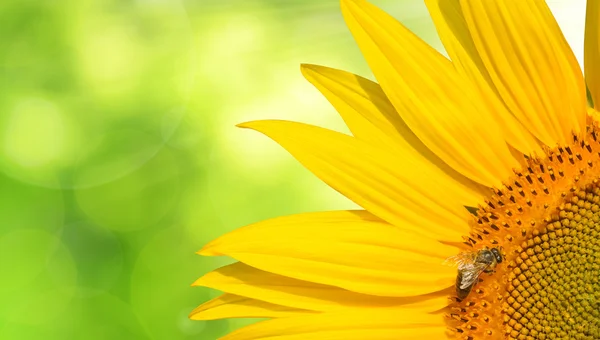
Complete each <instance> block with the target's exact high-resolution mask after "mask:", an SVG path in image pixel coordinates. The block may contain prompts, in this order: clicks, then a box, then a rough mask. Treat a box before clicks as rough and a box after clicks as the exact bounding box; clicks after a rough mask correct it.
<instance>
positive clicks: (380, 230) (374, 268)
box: [199, 211, 457, 296]
mask: <svg viewBox="0 0 600 340" xmlns="http://www.w3.org/2000/svg"><path fill="white" fill-rule="evenodd" d="M456 251H457V249H456V248H455V247H452V246H447V245H443V244H441V243H439V242H438V241H435V240H433V239H429V238H426V237H422V236H419V235H417V234H415V233H413V232H411V231H409V230H404V229H402V228H398V227H396V226H392V225H390V224H388V223H385V222H383V221H381V220H378V219H375V218H373V216H372V215H371V214H369V213H367V212H361V211H359V212H351V211H341V212H329V213H313V214H302V215H293V216H287V217H280V218H276V219H272V220H267V221H263V222H259V223H257V224H253V225H250V226H247V227H244V228H240V229H238V230H235V231H233V232H230V233H228V234H226V235H224V236H222V237H220V238H218V239H216V240H214V241H212V242H210V243H209V244H207V245H206V246H205V247H204V248H203V249H202V250H201V251H200V252H199V253H200V254H202V255H213V256H214V255H227V256H230V257H232V258H234V259H237V260H239V261H241V262H244V263H247V264H249V265H251V266H253V267H256V268H258V269H262V270H265V271H269V272H272V273H276V274H280V275H284V276H288V277H292V278H296V279H299V280H304V281H310V282H315V283H320V284H326V285H331V286H336V287H340V288H343V289H347V290H350V291H354V292H359V293H364V294H372V295H378V296H412V295H418V294H426V293H430V292H435V291H439V290H442V289H444V288H447V287H448V286H449V283H451V282H452V280H453V278H454V277H455V276H456V271H455V269H454V268H452V267H449V266H447V265H444V263H443V262H444V259H446V258H448V257H449V256H451V255H453V254H455V253H456ZM236 294H239V293H236ZM239 295H242V294H239Z"/></svg>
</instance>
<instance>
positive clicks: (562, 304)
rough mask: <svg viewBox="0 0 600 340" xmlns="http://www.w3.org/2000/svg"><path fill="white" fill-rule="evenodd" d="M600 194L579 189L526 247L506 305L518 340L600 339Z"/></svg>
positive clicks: (512, 334) (506, 319)
mask: <svg viewBox="0 0 600 340" xmlns="http://www.w3.org/2000/svg"><path fill="white" fill-rule="evenodd" d="M599 203H600V189H599V188H598V187H597V186H593V187H591V188H588V189H587V190H576V192H574V195H573V196H572V197H571V198H570V199H569V200H568V201H567V202H566V203H565V204H563V205H561V206H560V207H559V209H558V214H557V215H556V216H555V218H553V220H552V221H550V222H549V223H548V224H547V225H546V226H544V227H542V228H540V230H534V231H533V233H532V238H530V239H528V240H527V241H525V242H523V243H522V245H521V247H520V248H522V250H521V251H520V252H519V253H518V256H516V258H515V260H514V264H515V265H516V266H515V267H514V268H513V269H512V271H511V272H510V274H509V275H508V286H507V294H506V295H507V298H506V299H505V303H504V305H503V309H504V312H505V317H504V322H505V323H506V331H505V333H506V334H508V335H509V336H510V337H512V338H515V339H600V238H599V235H600V205H599Z"/></svg>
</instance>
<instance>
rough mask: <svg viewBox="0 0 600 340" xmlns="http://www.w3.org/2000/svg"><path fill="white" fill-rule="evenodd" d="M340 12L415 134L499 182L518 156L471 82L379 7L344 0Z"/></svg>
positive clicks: (454, 161)
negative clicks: (514, 155) (512, 150)
mask: <svg viewBox="0 0 600 340" xmlns="http://www.w3.org/2000/svg"><path fill="white" fill-rule="evenodd" d="M342 13H343V15H344V18H345V20H346V23H347V25H348V27H349V28H350V31H351V32H352V34H353V35H354V37H355V39H356V41H357V43H358V45H359V47H360V48H361V51H362V52H363V55H364V57H365V59H366V60H367V62H368V64H369V66H370V67H371V70H372V71H373V73H374V75H375V77H376V78H377V80H378V81H379V83H380V85H381V87H382V89H383V90H384V92H385V94H386V96H387V97H388V98H389V99H390V101H391V102H392V103H393V104H394V107H395V108H396V110H397V111H398V114H400V116H401V117H402V119H403V120H404V121H405V122H406V124H407V125H408V126H409V127H410V129H411V130H412V131H413V132H414V133H415V134H416V135H417V136H418V137H419V139H421V140H422V141H423V143H424V144H425V145H426V146H427V147H428V148H429V149H431V150H432V151H433V152H434V153H435V154H436V155H438V156H439V157H440V158H441V159H443V160H444V161H445V162H446V163H448V165H450V166H451V167H452V168H454V169H455V170H457V171H459V172H460V173H462V174H463V175H465V176H467V177H469V178H471V179H473V180H475V181H477V182H479V183H481V184H484V185H486V186H500V185H501V181H502V180H504V179H505V178H507V177H508V176H509V175H510V174H512V169H513V168H514V167H518V162H517V161H516V159H515V158H514V157H513V156H512V154H511V153H510V151H509V149H508V146H507V144H506V142H505V140H504V137H503V136H502V134H501V131H500V129H498V127H497V126H496V125H495V124H494V120H493V118H492V117H491V116H490V115H489V114H488V113H487V107H486V106H485V103H484V102H483V101H482V99H481V98H480V97H479V96H478V95H477V92H476V91H475V88H474V87H473V85H472V84H471V83H469V82H468V81H467V80H466V79H465V78H464V77H461V76H460V74H459V73H458V72H457V71H456V69H455V68H454V67H453V65H452V63H451V62H450V61H449V60H448V59H446V58H445V57H444V56H442V55H441V54H439V53H438V52H437V51H435V50H434V49H433V48H431V47H430V46H429V45H427V44H426V43H425V42H423V41H422V40H421V39H419V38H418V37H417V36H415V35H414V34H413V33H412V32H410V31H409V30H407V29H406V28H405V27H404V26H403V25H402V24H400V23H399V22H398V21H396V20H395V19H393V18H392V17H391V16H389V15H388V14H386V13H385V12H383V11H381V10H380V9H379V8H377V7H375V6H373V5H371V4H369V3H368V2H366V1H364V0H342Z"/></svg>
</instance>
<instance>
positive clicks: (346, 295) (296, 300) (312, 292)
mask: <svg viewBox="0 0 600 340" xmlns="http://www.w3.org/2000/svg"><path fill="white" fill-rule="evenodd" d="M194 286H203V287H208V288H213V289H217V290H220V291H223V292H226V293H230V294H234V295H237V296H243V297H246V298H250V299H252V300H255V301H264V302H266V303H270V304H273V305H278V306H285V307H289V308H294V309H301V310H310V311H316V312H334V311H341V310H347V309H363V308H366V309H377V308H395V307H404V308H408V309H412V310H413V311H414V312H428V311H436V310H440V309H441V308H443V307H444V306H446V304H447V302H448V300H447V299H448V290H444V291H439V292H434V293H430V294H425V295H420V296H414V297H401V298H399V297H387V296H386V297H381V296H374V295H368V294H360V293H356V292H352V291H349V290H345V289H341V288H338V287H334V286H328V285H324V284H319V283H314V282H308V281H302V280H297V279H293V278H290V277H286V276H281V275H277V274H273V273H270V272H266V271H263V270H260V269H256V268H254V267H251V266H248V265H246V264H243V263H241V262H237V263H234V264H231V265H228V266H224V267H221V268H219V269H217V270H214V271H212V272H210V273H208V274H206V275H204V276H203V277H201V278H199V279H198V280H197V281H196V282H195V283H194Z"/></svg>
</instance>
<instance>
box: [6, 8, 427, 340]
mask: <svg viewBox="0 0 600 340" xmlns="http://www.w3.org/2000/svg"><path fill="white" fill-rule="evenodd" d="M374 2H375V3H376V4H378V5H380V6H382V7H383V8H384V9H386V10H387V11H389V12H390V13H393V14H400V15H401V16H400V18H401V20H402V21H403V22H404V23H405V24H406V25H407V26H409V28H411V29H413V30H415V31H417V32H419V33H420V34H421V36H422V37H424V38H425V39H426V40H427V41H428V42H430V43H432V44H433V45H434V46H436V47H439V41H437V38H436V35H435V31H434V29H433V26H432V24H431V22H430V20H429V19H428V18H427V16H426V11H425V7H424V5H423V4H422V3H421V1H419V0H386V1H384V0H381V1H374ZM338 6H339V5H338V1H337V0H331V1H329V0H327V1H323V0H268V1H267V0H263V1H257V0H224V1H223V0H199V1H198V0H197V1H192V0H188V1H185V2H183V1H175V0H58V1H51V0H2V1H0V42H1V46H2V48H0V112H1V113H2V114H0V170H1V172H0V188H2V190H0V216H1V224H0V272H1V273H2V274H1V275H2V276H1V277H2V280H1V281H0V301H2V303H0V334H1V335H0V338H2V339H17V340H23V339H48V340H50V339H61V340H63V339H207V340H210V339H216V338H217V337H219V336H221V335H223V334H225V333H226V332H227V331H229V330H231V329H233V328H236V327H239V326H240V325H242V324H243V323H244V321H243V320H219V321H211V322H200V321H190V320H188V318H187V316H188V313H189V312H190V311H191V310H192V309H193V308H194V307H196V306H197V305H198V304H200V303H201V302H203V301H205V300H207V299H209V298H211V297H214V296H216V294H217V293H216V292H211V291H208V290H206V289H201V288H191V287H190V284H191V283H192V282H193V281H194V280H195V279H196V278H197V277H199V276H201V275H202V274H204V273H206V272H207V271H209V270H210V269H213V268H216V267H218V266H220V265H223V264H225V263H227V260H226V259H218V258H215V259H212V258H211V259H206V258H201V257H198V256H197V255H195V254H194V253H195V251H197V250H198V249H199V248H200V247H201V246H202V245H203V244H205V243H206V242H207V241H209V240H211V239H212V238H214V237H217V236H219V235H222V234H223V233H225V232H227V231H230V230H233V229H235V228H238V227H240V226H242V225H245V224H248V223H252V222H256V221H258V220H262V219H266V218H271V217H275V216H279V215H285V214H293V213H300V212H306V211H318V210H326V209H341V208H350V207H353V205H352V204H351V203H350V202H348V201H346V200H345V199H344V198H342V197H340V195H339V194H338V193H336V192H334V191H333V190H331V189H329V188H327V187H326V186H325V185H323V184H322V183H320V182H319V181H318V180H317V179H316V178H314V177H313V176H312V175H310V174H309V173H308V171H306V170H305V169H303V168H302V167H301V166H300V165H299V164H297V163H296V162H295V161H294V160H293V159H292V158H291V157H290V156H289V155H288V154H287V153H286V152H285V151H283V150H281V148H280V147H279V146H277V145H276V144H275V143H273V142H271V141H269V140H267V139H266V138H265V137H263V136H261V135H259V134H258V133H254V132H251V131H242V130H239V129H236V128H235V127H234V125H235V124H236V123H239V122H242V121H246V120H252V119H265V118H278V119H289V120H298V121H303V122H307V123H312V124H317V125H320V126H325V127H329V128H332V129H337V130H340V131H344V132H345V131H346V129H345V127H344V126H343V124H342V121H341V119H340V118H339V117H338V116H337V115H336V114H335V112H334V110H333V109H332V108H331V107H330V106H329V105H328V103H327V102H326V101H325V99H323V98H322V97H321V96H320V94H319V93H318V91H316V90H315V89H313V88H312V87H311V86H310V84H308V83H307V82H306V81H305V80H304V79H302V77H301V75H300V72H299V64H300V63H317V64H322V65H327V66H332V67H336V68H341V69H346V70H349V71H352V72H356V73H358V74H362V75H365V76H369V71H368V68H367V66H366V64H365V62H364V61H363V60H362V58H361V56H360V53H359V51H358V48H357V47H356V46H355V44H354V42H353V41H352V37H351V35H350V33H349V32H348V31H347V29H346V27H345V25H344V23H343V20H342V17H341V14H340V12H339V7H338Z"/></svg>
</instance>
